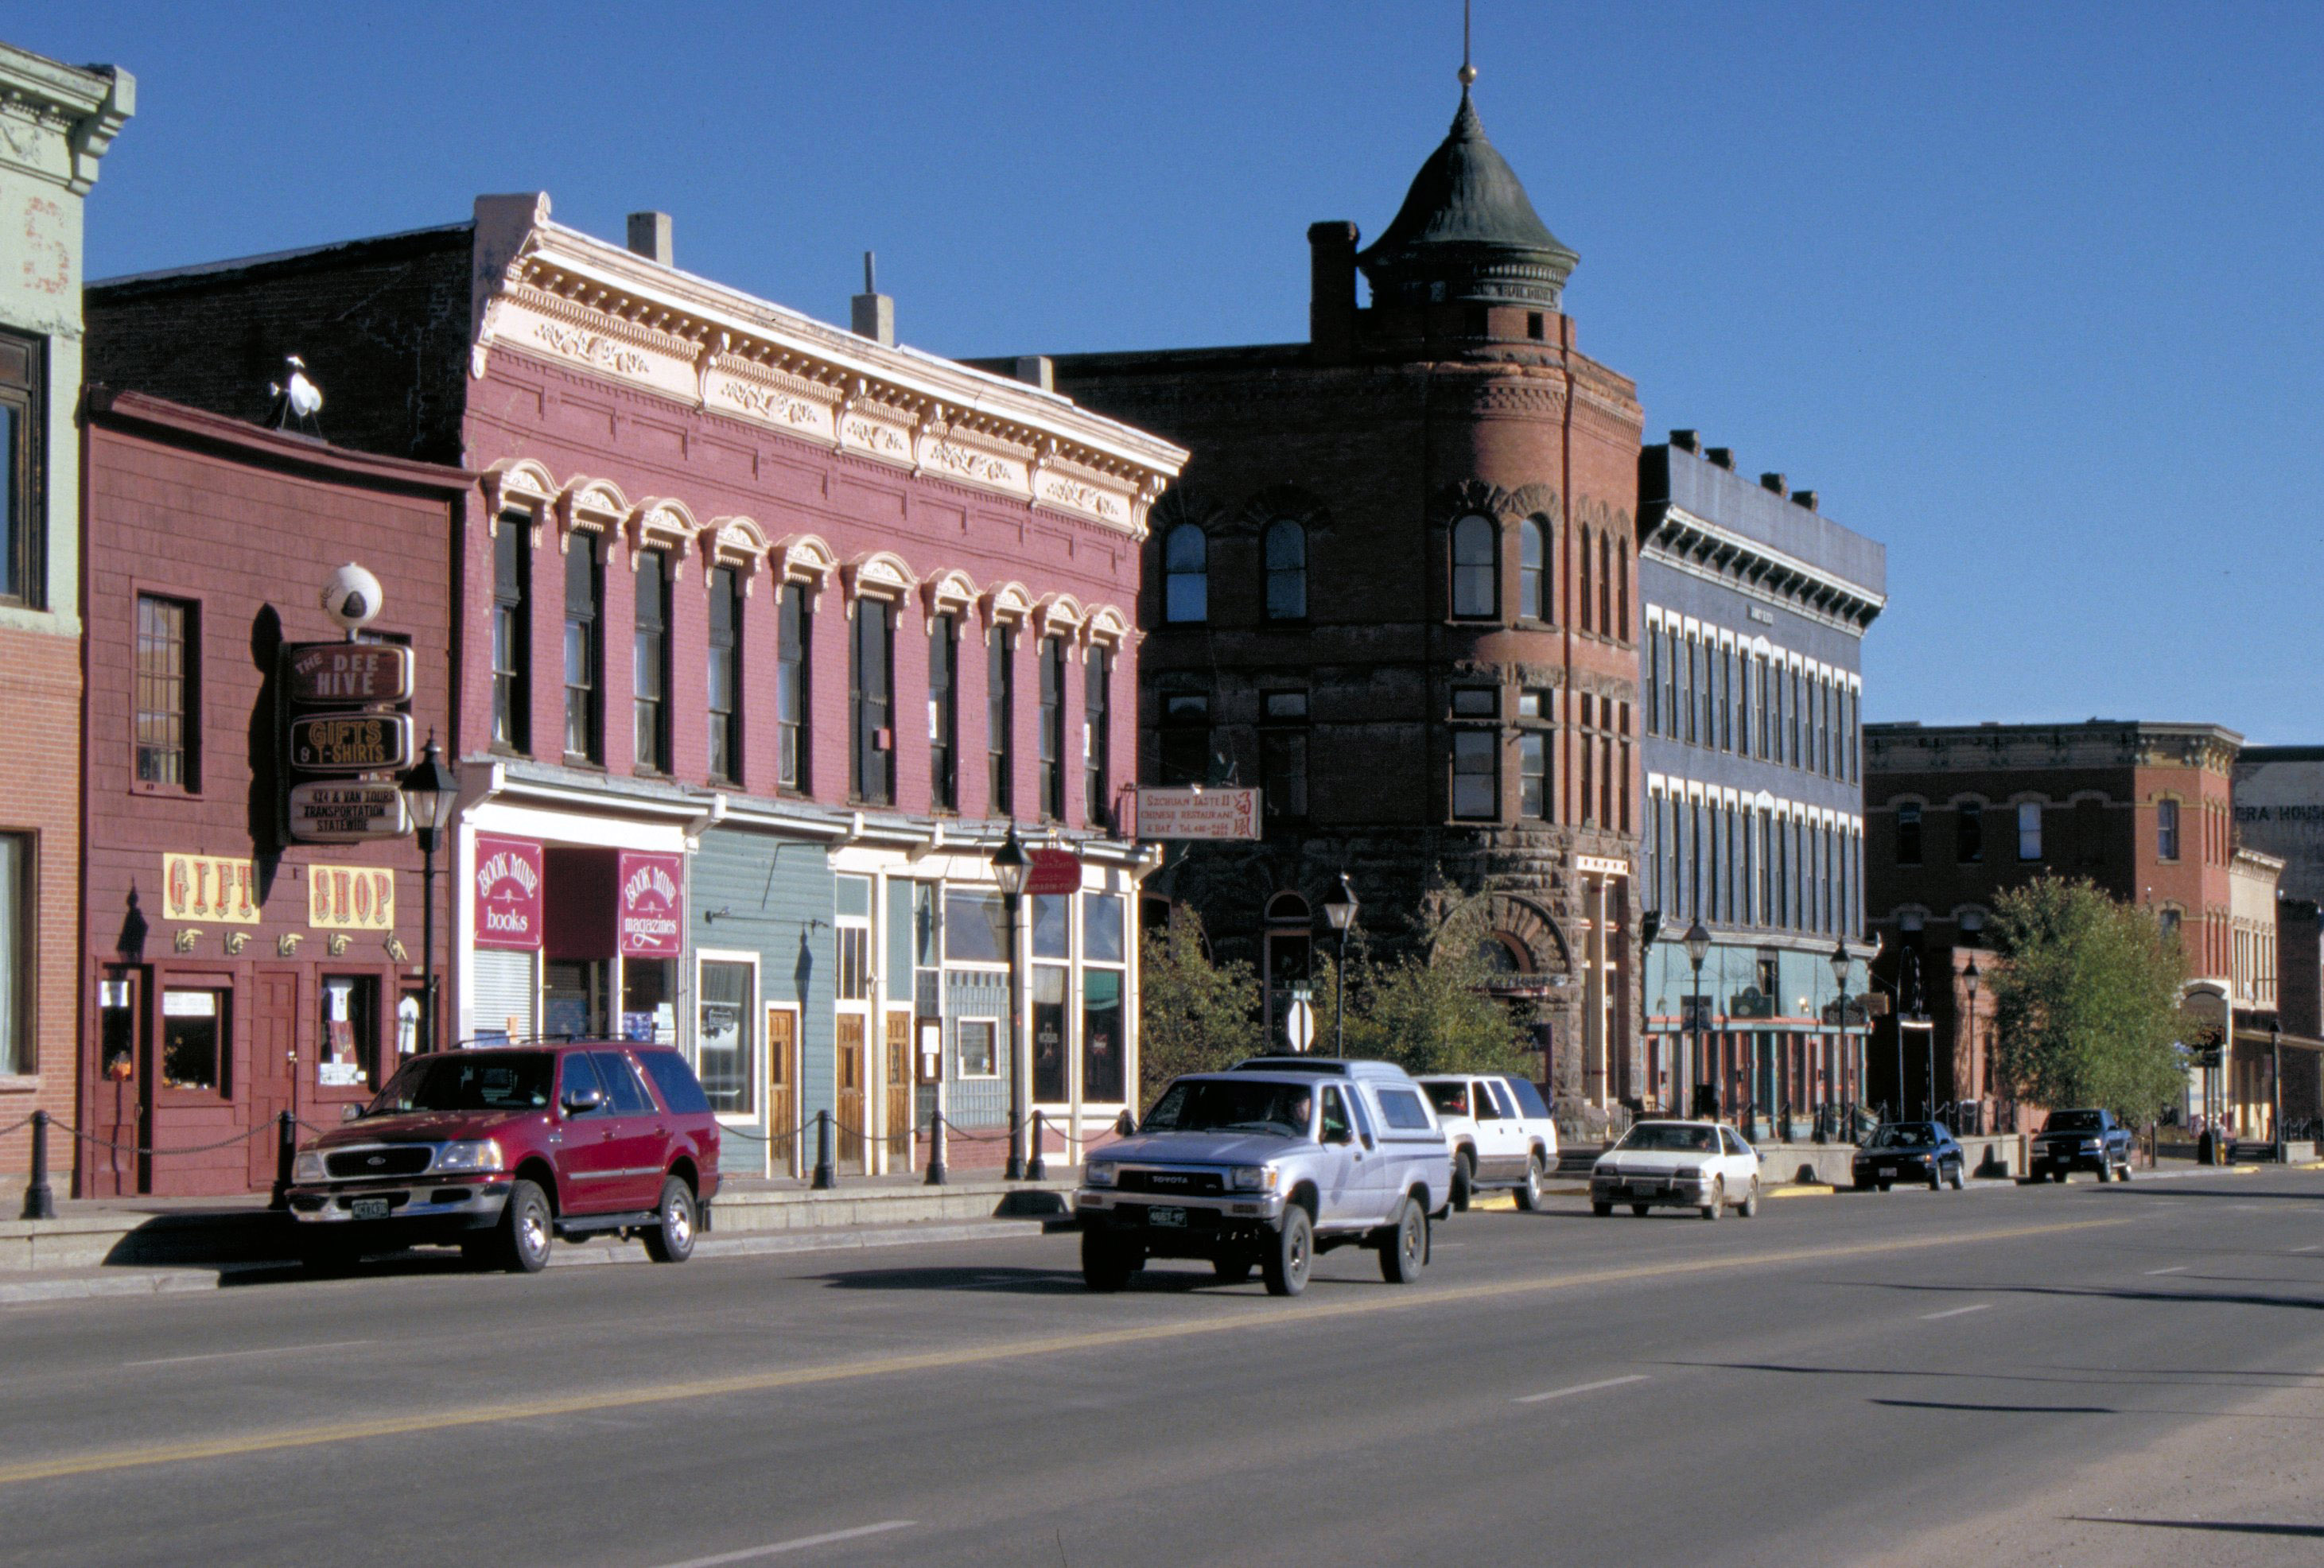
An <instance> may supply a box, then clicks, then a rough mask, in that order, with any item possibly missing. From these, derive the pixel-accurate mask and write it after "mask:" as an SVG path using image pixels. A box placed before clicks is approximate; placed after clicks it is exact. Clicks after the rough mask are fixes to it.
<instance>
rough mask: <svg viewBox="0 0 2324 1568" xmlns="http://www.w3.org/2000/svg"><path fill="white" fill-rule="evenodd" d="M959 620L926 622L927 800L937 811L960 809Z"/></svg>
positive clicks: (938, 618)
mask: <svg viewBox="0 0 2324 1568" xmlns="http://www.w3.org/2000/svg"><path fill="white" fill-rule="evenodd" d="M959 650H960V619H959V617H958V616H955V615H938V616H936V617H935V618H934V619H933V620H931V621H930V622H929V623H928V800H929V803H930V804H931V805H933V806H934V807H936V809H937V810H938V811H954V810H957V809H958V808H959V807H960V752H959V747H958V744H957V742H958V738H959V731H960V680H959V677H958V672H957V670H956V669H955V666H956V665H957V664H958V662H959V657H960V655H959Z"/></svg>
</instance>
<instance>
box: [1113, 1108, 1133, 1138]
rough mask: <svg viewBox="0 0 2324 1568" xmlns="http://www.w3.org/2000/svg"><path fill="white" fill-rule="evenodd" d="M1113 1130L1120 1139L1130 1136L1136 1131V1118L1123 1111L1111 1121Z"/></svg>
mask: <svg viewBox="0 0 2324 1568" xmlns="http://www.w3.org/2000/svg"><path fill="white" fill-rule="evenodd" d="M1113 1130H1114V1132H1115V1133H1116V1134H1117V1135H1119V1136H1120V1137H1122V1138H1129V1137H1130V1136H1132V1135H1133V1134H1135V1133H1136V1132H1137V1131H1138V1118H1137V1117H1135V1116H1132V1115H1131V1114H1130V1112H1129V1111H1123V1112H1122V1113H1121V1114H1120V1115H1119V1116H1117V1117H1115V1118H1114V1119H1113Z"/></svg>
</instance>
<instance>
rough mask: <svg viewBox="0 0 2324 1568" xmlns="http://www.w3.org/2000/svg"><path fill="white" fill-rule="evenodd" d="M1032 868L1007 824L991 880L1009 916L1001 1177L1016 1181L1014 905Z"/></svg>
mask: <svg viewBox="0 0 2324 1568" xmlns="http://www.w3.org/2000/svg"><path fill="white" fill-rule="evenodd" d="M1032 869H1033V857H1032V856H1030V855H1028V854H1027V853H1025V846H1024V844H1021V843H1019V841H1018V838H1017V825H1016V824H1015V823H1013V822H1012V823H1010V825H1009V836H1008V838H1007V839H1006V840H1004V841H1003V842H1002V844H1001V847H1000V848H999V849H996V850H994V851H993V852H992V880H993V881H994V882H996V883H997V884H999V886H1000V888H1001V901H1002V907H1003V908H1004V909H1005V910H1006V911H1007V914H1008V919H1009V1165H1008V1167H1007V1169H1006V1170H1004V1171H1003V1172H1002V1176H1003V1177H1004V1178H1005V1179H1006V1180H1009V1181H1012V1182H1016V1181H1023V1180H1024V1179H1025V1148H1024V1130H1025V1079H1026V1076H1027V1075H1028V1072H1029V1071H1030V1064H1028V1062H1027V1061H1026V1060H1025V1053H1024V1051H1023V1049H1022V1048H1021V1047H1020V1046H1019V1041H1018V1035H1019V1029H1018V1027H1017V1026H1018V1023H1019V1019H1018V1016H1017V1015H1018V1013H1019V1012H1020V1011H1021V1010H1022V1009H1021V1008H1020V1006H1019V996H1018V986H1017V908H1018V904H1019V901H1020V900H1021V899H1023V898H1024V896H1025V879H1026V877H1027V876H1028V875H1029V874H1030V873H1031V872H1032Z"/></svg>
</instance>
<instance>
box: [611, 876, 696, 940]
mask: <svg viewBox="0 0 2324 1568" xmlns="http://www.w3.org/2000/svg"><path fill="white" fill-rule="evenodd" d="M685 904H686V860H685V857H683V856H681V855H675V854H649V853H645V852H644V851H642V850H623V851H622V912H621V921H622V957H624V958H675V957H677V956H678V954H679V953H680V952H681V951H682V941H681V933H682V931H683V928H684V927H683V922H684V920H685V918H686V916H685Z"/></svg>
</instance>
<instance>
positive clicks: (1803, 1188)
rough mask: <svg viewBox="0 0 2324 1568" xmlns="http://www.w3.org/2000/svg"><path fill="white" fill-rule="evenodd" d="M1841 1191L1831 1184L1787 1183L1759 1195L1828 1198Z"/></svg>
mask: <svg viewBox="0 0 2324 1568" xmlns="http://www.w3.org/2000/svg"><path fill="white" fill-rule="evenodd" d="M1838 1191H1840V1189H1839V1188H1838V1187H1836V1186H1834V1185H1831V1183H1830V1182H1785V1183H1784V1185H1782V1186H1779V1187H1769V1188H1767V1189H1766V1191H1764V1192H1762V1193H1761V1194H1759V1195H1760V1196H1761V1197H1763V1198H1828V1197H1830V1196H1831V1195H1832V1194H1834V1193H1836V1192H1838Z"/></svg>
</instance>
